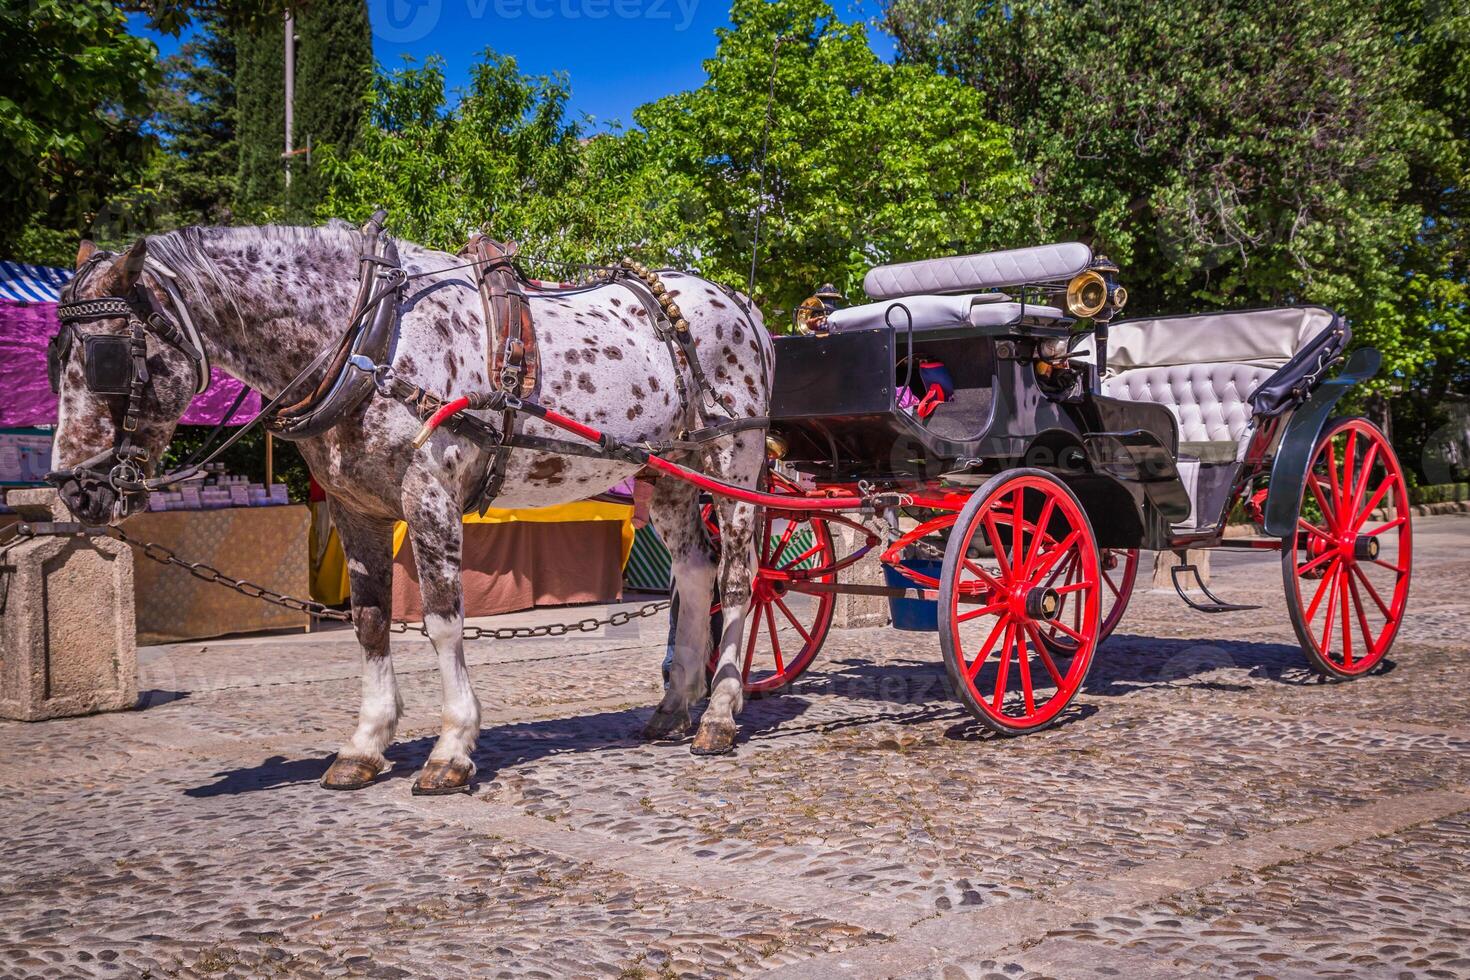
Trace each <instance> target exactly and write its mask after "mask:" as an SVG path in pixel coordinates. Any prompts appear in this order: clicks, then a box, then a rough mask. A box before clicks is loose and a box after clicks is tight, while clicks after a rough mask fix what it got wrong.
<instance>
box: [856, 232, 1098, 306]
mask: <svg viewBox="0 0 1470 980" xmlns="http://www.w3.org/2000/svg"><path fill="white" fill-rule="evenodd" d="M1091 263H1092V249H1090V248H1088V247H1087V246H1086V245H1083V244H1082V243H1081V242H1059V243H1057V244H1055V245H1035V246H1032V247H1031V248H1013V249H1008V250H1006V251H1003V252H981V253H979V254H976V255H953V256H950V257H948V258H942V259H921V260H920V261H918V262H899V263H896V264H894V265H880V266H875V267H874V268H872V269H869V270H868V274H867V275H866V276H864V277H863V292H865V293H867V294H868V295H869V296H871V297H872V298H873V299H896V298H898V297H900V296H921V295H925V294H929V293H965V292H969V293H973V292H975V291H977V290H981V289H995V288H998V287H1002V286H1022V285H1026V284H1028V283H1041V282H1056V281H1059V280H1063V279H1070V278H1072V277H1073V276H1075V275H1077V273H1079V272H1081V271H1082V270H1084V269H1086V268H1087V267H1088V266H1089V265H1090V264H1091Z"/></svg>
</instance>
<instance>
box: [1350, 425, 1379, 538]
mask: <svg viewBox="0 0 1470 980" xmlns="http://www.w3.org/2000/svg"><path fill="white" fill-rule="evenodd" d="M1377 459H1378V443H1376V442H1375V443H1372V444H1370V445H1369V446H1368V452H1367V453H1365V454H1364V456H1363V462H1362V463H1360V464H1359V466H1358V481H1357V484H1356V485H1355V486H1354V487H1353V493H1352V497H1351V498H1350V501H1349V504H1348V516H1349V517H1351V518H1352V519H1353V523H1352V526H1353V527H1358V526H1359V525H1361V524H1362V521H1361V520H1359V519H1358V515H1359V514H1360V513H1361V505H1362V503H1363V493H1364V491H1366V490H1367V489H1368V478H1369V477H1370V476H1372V475H1373V464H1374V462H1375V461H1377Z"/></svg>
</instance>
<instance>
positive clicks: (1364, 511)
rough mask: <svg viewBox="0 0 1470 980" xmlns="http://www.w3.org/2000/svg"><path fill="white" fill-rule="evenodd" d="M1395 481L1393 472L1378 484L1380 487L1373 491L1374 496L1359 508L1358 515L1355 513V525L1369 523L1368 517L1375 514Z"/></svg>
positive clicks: (1360, 525)
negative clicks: (1375, 510)
mask: <svg viewBox="0 0 1470 980" xmlns="http://www.w3.org/2000/svg"><path fill="white" fill-rule="evenodd" d="M1394 482H1395V481H1394V478H1393V474H1392V473H1390V474H1389V475H1388V476H1386V477H1384V478H1383V482H1382V483H1380V484H1378V489H1377V490H1374V491H1373V496H1371V497H1369V498H1368V502H1367V503H1366V504H1364V505H1363V506H1362V507H1361V508H1360V509H1359V510H1358V512H1357V514H1356V515H1354V517H1353V526H1354V527H1362V526H1363V525H1364V524H1365V523H1367V521H1368V518H1369V517H1371V516H1372V515H1373V511H1374V509H1375V508H1377V506H1378V503H1379V501H1381V500H1382V499H1383V495H1384V494H1386V493H1388V491H1389V488H1390V487H1392V486H1393V485H1394Z"/></svg>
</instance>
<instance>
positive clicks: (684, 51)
mask: <svg viewBox="0 0 1470 980" xmlns="http://www.w3.org/2000/svg"><path fill="white" fill-rule="evenodd" d="M833 6H834V7H835V8H836V10H837V13H838V15H839V16H841V17H843V18H845V19H847V20H853V21H856V20H866V19H869V18H871V17H872V16H874V15H875V14H876V13H877V10H878V5H877V2H876V0H833ZM729 9H730V8H729V3H728V0H368V11H369V16H370V17H371V19H372V22H373V50H374V52H375V53H376V54H377V57H378V61H379V62H380V63H382V64H384V65H389V66H393V65H397V64H399V63H401V60H402V58H403V56H404V55H411V56H413V57H415V58H417V59H419V60H423V59H424V58H425V57H426V56H428V55H431V54H438V55H440V56H441V57H443V58H444V60H445V63H446V69H447V72H448V77H449V83H450V86H451V87H455V86H459V85H462V84H463V83H464V81H465V79H466V78H467V76H468V71H469V65H470V63H471V62H472V61H473V60H474V58H475V56H476V55H477V54H478V53H479V52H480V51H482V50H484V49H485V48H486V47H492V48H495V49H496V50H497V51H500V52H501V53H503V54H511V55H514V56H515V58H516V60H517V62H519V64H520V66H521V70H522V71H525V72H528V73H531V74H537V75H540V74H551V73H553V72H557V71H562V72H566V74H567V76H568V77H569V78H570V80H571V85H572V105H571V110H572V112H573V114H575V115H581V114H584V113H585V114H587V115H590V116H591V117H592V118H593V120H594V123H595V125H597V126H599V127H600V126H603V125H606V124H608V123H609V122H612V121H614V120H618V121H621V122H623V123H628V122H631V119H632V111H633V109H634V108H635V107H637V106H639V105H642V104H643V103H645V102H651V101H652V100H654V99H656V98H659V97H660V96H663V95H667V94H669V93H670V92H675V91H680V90H683V89H689V88H694V87H695V86H697V85H699V83H700V82H701V81H703V79H704V72H703V70H702V68H701V67H700V66H701V63H702V62H703V61H704V60H705V59H706V58H708V57H710V56H711V55H712V54H714V50H715V29H716V28H717V27H723V26H725V25H727V24H728V23H729ZM133 23H134V28H135V30H138V31H139V32H141V33H147V31H146V30H144V28H143V24H142V21H141V19H140V18H137V17H134V18H133ZM871 33H872V32H870V34H871ZM153 37H154V40H155V41H156V42H157V43H158V45H159V48H160V50H161V52H162V53H163V54H164V55H168V54H171V53H173V51H175V50H177V48H178V45H179V41H178V40H177V39H174V38H170V37H166V36H157V35H153ZM870 40H871V42H872V44H873V47H874V50H876V51H877V52H878V53H879V55H881V56H882V57H884V58H891V56H892V44H891V41H890V39H889V38H887V37H886V36H884V35H881V34H879V35H877V36H872V37H870Z"/></svg>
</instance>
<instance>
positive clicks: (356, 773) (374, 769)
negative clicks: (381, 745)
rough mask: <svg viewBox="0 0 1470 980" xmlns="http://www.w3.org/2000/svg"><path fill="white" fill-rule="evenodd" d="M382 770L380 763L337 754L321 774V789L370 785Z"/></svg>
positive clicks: (354, 787) (359, 787)
mask: <svg viewBox="0 0 1470 980" xmlns="http://www.w3.org/2000/svg"><path fill="white" fill-rule="evenodd" d="M382 771H383V767H382V765H381V764H380V763H376V762H369V761H368V760H366V759H344V758H342V757H341V756H338V757H337V759H336V761H334V762H333V763H332V766H331V768H330V769H328V770H327V771H326V773H325V774H324V775H323V776H322V788H323V789H344V790H352V789H362V788H364V787H366V786H371V785H372V782H373V780H374V779H377V778H378V774H379V773H380V772H382Z"/></svg>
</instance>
